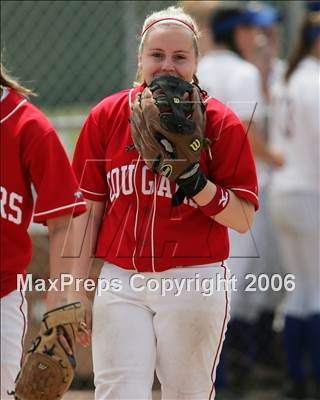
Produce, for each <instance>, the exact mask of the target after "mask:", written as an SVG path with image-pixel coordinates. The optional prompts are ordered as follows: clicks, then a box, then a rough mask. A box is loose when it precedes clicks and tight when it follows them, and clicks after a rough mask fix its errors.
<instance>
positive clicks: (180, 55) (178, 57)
mask: <svg viewBox="0 0 320 400" xmlns="http://www.w3.org/2000/svg"><path fill="white" fill-rule="evenodd" d="M186 58H187V57H186V56H184V55H182V54H177V55H176V56H175V59H176V60H178V61H181V60H185V59H186Z"/></svg>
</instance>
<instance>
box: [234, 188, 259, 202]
mask: <svg viewBox="0 0 320 400" xmlns="http://www.w3.org/2000/svg"><path fill="white" fill-rule="evenodd" d="M230 190H238V191H239V192H247V193H250V194H252V196H254V197H255V198H256V199H257V201H259V198H258V196H257V195H256V194H255V193H254V192H252V191H251V190H247V189H239V188H230Z"/></svg>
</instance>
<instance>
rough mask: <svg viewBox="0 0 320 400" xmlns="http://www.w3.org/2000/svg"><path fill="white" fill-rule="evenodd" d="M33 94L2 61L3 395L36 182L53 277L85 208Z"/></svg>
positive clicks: (22, 305) (17, 351) (21, 301)
mask: <svg viewBox="0 0 320 400" xmlns="http://www.w3.org/2000/svg"><path fill="white" fill-rule="evenodd" d="M30 93H31V92H30V91H29V90H27V89H25V88H23V87H22V86H20V85H19V84H18V83H17V82H15V81H14V80H12V79H11V78H10V77H9V75H8V74H7V73H6V71H5V70H4V68H3V66H2V65H1V120H0V123H1V186H0V190H1V281H0V289H1V399H7V398H10V397H8V394H7V392H8V391H9V392H10V391H12V390H13V388H14V380H15V378H16V375H17V373H18V371H19V369H20V359H21V355H22V345H23V339H24V334H25V332H26V322H27V321H26V318H27V304H26V300H25V296H24V293H23V292H22V291H20V290H18V287H17V275H18V274H21V275H24V274H25V273H26V268H27V267H28V264H29V263H30V260H31V240H30V237H29V235H28V231H27V230H28V226H29V223H30V220H31V217H32V213H33V205H34V201H33V197H32V192H31V185H33V186H34V188H35V190H36V192H37V199H36V201H35V208H34V214H33V219H34V221H35V222H38V223H44V224H47V225H48V228H49V237H50V247H51V249H50V252H51V255H50V257H51V260H50V268H51V275H53V274H55V273H56V272H58V270H59V268H62V267H63V265H64V264H63V263H62V262H61V265H60V264H59V260H58V255H59V256H60V252H61V248H62V244H63V240H64V235H65V233H66V229H67V227H68V223H69V218H70V215H73V216H76V215H78V214H80V213H82V212H84V211H85V201H84V199H83V196H82V194H81V192H79V189H78V188H79V185H78V183H77V180H76V178H75V176H74V174H73V171H72V169H71V166H70V163H69V160H68V158H67V155H66V153H65V151H64V149H63V147H62V144H61V142H60V141H59V139H58V136H57V134H56V133H55V131H54V129H53V128H52V126H51V125H50V124H49V122H48V121H47V119H46V118H45V116H44V115H43V114H42V113H41V112H40V111H39V110H38V109H37V108H36V107H34V106H33V105H31V104H30V103H29V102H28V101H27V99H26V97H25V96H26V95H28V94H30ZM59 251H60V252H59ZM58 264H59V265H58ZM64 272H67V271H64ZM52 305H53V304H52Z"/></svg>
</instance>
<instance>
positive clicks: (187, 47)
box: [139, 27, 197, 85]
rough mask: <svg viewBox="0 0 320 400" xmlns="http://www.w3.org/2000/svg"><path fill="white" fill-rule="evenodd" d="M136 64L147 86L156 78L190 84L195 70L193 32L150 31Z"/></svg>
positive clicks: (160, 29) (163, 29)
mask: <svg viewBox="0 0 320 400" xmlns="http://www.w3.org/2000/svg"><path fill="white" fill-rule="evenodd" d="M139 63H140V66H141V70H142V77H143V79H144V81H145V82H146V83H147V85H149V84H150V83H151V82H152V81H153V79H154V78H155V77H156V76H159V75H171V76H176V77H178V78H181V79H184V80H186V81H188V82H190V81H191V80H192V77H193V75H194V74H195V72H196V69H197V57H196V52H195V48H194V42H193V34H192V32H189V31H188V30H187V29H181V28H178V27H157V28H156V29H153V30H152V31H151V32H149V33H148V36H147V37H146V39H145V42H144V45H143V49H142V52H141V54H140V56H139Z"/></svg>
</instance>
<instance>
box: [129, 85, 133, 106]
mask: <svg viewBox="0 0 320 400" xmlns="http://www.w3.org/2000/svg"><path fill="white" fill-rule="evenodd" d="M133 91H134V88H132V89H130V92H129V95H128V97H129V107H130V110H131V108H132V93H133Z"/></svg>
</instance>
